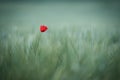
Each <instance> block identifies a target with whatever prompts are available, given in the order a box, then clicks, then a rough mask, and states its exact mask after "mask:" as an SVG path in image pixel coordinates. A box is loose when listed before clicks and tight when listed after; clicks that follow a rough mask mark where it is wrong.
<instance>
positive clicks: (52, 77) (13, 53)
mask: <svg viewBox="0 0 120 80" xmlns="http://www.w3.org/2000/svg"><path fill="white" fill-rule="evenodd" d="M107 29H108V28H105V27H76V26H75V27H71V28H70V27H69V28H66V29H64V28H62V29H59V30H57V31H56V30H53V31H52V29H50V30H48V31H47V32H46V33H40V32H37V33H35V32H34V31H33V33H32V32H29V33H27V32H26V33H25V32H24V31H20V30H19V29H18V31H15V32H12V33H9V35H8V36H7V37H6V38H5V39H1V40H0V80H120V76H119V75H120V62H119V60H120V34H119V29H116V28H115V27H110V28H109V30H107ZM26 34H28V35H26Z"/></svg>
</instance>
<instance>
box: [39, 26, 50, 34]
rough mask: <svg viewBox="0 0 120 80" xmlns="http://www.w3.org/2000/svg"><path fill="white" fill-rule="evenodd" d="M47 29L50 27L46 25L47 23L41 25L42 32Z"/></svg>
mask: <svg viewBox="0 0 120 80" xmlns="http://www.w3.org/2000/svg"><path fill="white" fill-rule="evenodd" d="M47 29H48V28H47V26H45V25H40V31H41V32H45V31H46V30H47Z"/></svg>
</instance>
